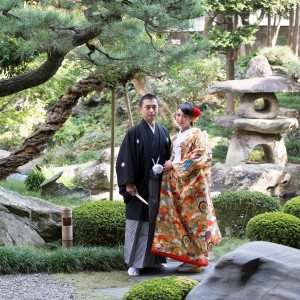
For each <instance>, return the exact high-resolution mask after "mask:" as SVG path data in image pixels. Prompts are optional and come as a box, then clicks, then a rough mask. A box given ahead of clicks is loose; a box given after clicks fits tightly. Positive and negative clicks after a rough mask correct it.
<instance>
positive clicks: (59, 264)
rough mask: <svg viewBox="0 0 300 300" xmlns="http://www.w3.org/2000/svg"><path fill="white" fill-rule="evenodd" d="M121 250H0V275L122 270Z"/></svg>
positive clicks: (15, 247)
mask: <svg viewBox="0 0 300 300" xmlns="http://www.w3.org/2000/svg"><path fill="white" fill-rule="evenodd" d="M123 252H124V250H123V247H116V248H106V247H72V248H66V249H62V248H59V249H56V250H54V251H49V250H47V249H41V248H35V247H29V246H22V247H21V246H18V247H17V246H3V247H0V274H1V275H4V274H31V273H40V272H42V273H74V272H83V271H101V272H107V271H114V270H119V271H124V270H125V269H126V266H125V264H124V259H123Z"/></svg>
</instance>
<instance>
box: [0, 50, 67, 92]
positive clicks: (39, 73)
mask: <svg viewBox="0 0 300 300" xmlns="http://www.w3.org/2000/svg"><path fill="white" fill-rule="evenodd" d="M64 58H65V54H60V53H56V54H49V55H48V59H47V61H46V62H44V63H43V64H42V65H41V66H40V67H39V68H37V69H36V70H33V71H30V72H27V73H24V74H22V75H19V76H14V77H12V78H5V79H2V80H0V97H4V96H9V95H12V94H14V93H17V92H20V91H23V90H25V89H28V88H32V87H35V86H38V85H40V84H42V83H44V82H46V81H48V80H49V79H50V78H51V77H52V76H53V75H54V74H55V73H56V72H57V70H58V69H59V67H60V66H61V64H62V62H63V60H64Z"/></svg>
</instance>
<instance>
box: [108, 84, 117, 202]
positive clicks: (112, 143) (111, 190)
mask: <svg viewBox="0 0 300 300" xmlns="http://www.w3.org/2000/svg"><path fill="white" fill-rule="evenodd" d="M111 95H112V97H111V141H110V182H109V200H110V201H112V200H113V195H114V168H115V164H114V158H115V115H116V103H115V99H116V90H115V89H114V88H113V89H112V91H111Z"/></svg>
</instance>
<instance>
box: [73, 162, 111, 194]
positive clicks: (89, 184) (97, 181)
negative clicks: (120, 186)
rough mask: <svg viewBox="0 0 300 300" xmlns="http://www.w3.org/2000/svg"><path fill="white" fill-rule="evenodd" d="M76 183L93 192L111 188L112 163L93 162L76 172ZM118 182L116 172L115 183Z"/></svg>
mask: <svg viewBox="0 0 300 300" xmlns="http://www.w3.org/2000/svg"><path fill="white" fill-rule="evenodd" d="M74 180H75V182H76V184H78V185H80V186H82V187H84V188H86V189H88V190H90V191H91V193H92V194H98V193H99V192H101V191H103V190H107V189H109V182H110V164H107V163H100V164H99V163H98V162H97V161H95V162H93V163H91V164H90V165H89V166H88V167H86V168H84V169H82V170H79V171H78V172H76V175H75V177H74ZM116 184H117V178H116V174H115V175H114V185H116Z"/></svg>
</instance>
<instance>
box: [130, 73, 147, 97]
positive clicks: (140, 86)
mask: <svg viewBox="0 0 300 300" xmlns="http://www.w3.org/2000/svg"><path fill="white" fill-rule="evenodd" d="M132 83H133V85H134V88H135V90H136V92H137V93H138V94H139V96H144V95H146V94H148V93H149V90H148V88H147V85H146V81H145V79H144V77H142V76H140V75H139V74H136V75H134V77H133V79H132Z"/></svg>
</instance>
